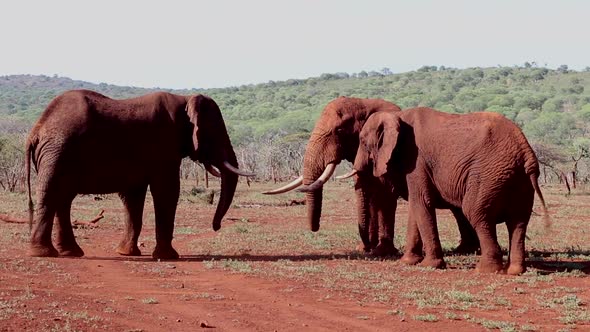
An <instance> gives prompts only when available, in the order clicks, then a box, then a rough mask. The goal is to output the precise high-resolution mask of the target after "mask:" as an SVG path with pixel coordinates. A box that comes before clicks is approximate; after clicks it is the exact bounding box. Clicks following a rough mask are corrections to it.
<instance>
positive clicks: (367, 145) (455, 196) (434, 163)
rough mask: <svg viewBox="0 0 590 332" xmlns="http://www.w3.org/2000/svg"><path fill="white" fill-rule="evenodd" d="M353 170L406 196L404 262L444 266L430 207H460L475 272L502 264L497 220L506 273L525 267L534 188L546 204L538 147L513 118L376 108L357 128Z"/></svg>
mask: <svg viewBox="0 0 590 332" xmlns="http://www.w3.org/2000/svg"><path fill="white" fill-rule="evenodd" d="M354 168H355V170H357V171H358V172H360V173H361V174H363V173H369V174H372V175H373V176H375V177H377V178H379V179H382V180H383V179H385V180H383V181H384V182H385V183H386V184H387V183H389V184H391V185H392V186H394V187H395V188H396V190H397V192H398V193H399V194H400V195H401V196H402V197H403V198H405V199H407V200H408V206H409V217H408V234H407V237H406V241H407V242H406V249H405V253H404V256H403V257H402V261H403V262H406V263H409V264H417V263H419V262H421V263H420V264H421V265H423V266H428V267H434V268H443V267H444V266H445V262H444V260H443V257H442V248H441V244H440V240H439V237H438V230H437V225H436V214H435V209H444V208H454V209H457V208H460V209H461V210H462V211H463V212H464V214H465V216H466V217H467V219H468V220H469V222H470V224H471V226H473V228H474V229H475V231H476V233H477V236H478V238H479V241H480V243H481V257H480V261H479V263H478V264H477V270H478V271H480V272H500V271H502V270H503V266H502V253H501V251H500V246H499V245H498V241H497V237H496V223H501V222H506V226H507V228H508V234H509V238H510V239H509V263H508V266H507V268H506V272H507V273H509V274H520V273H523V272H524V271H525V264H524V259H525V250H524V248H525V234H526V228H527V225H528V222H529V219H530V215H531V211H532V207H533V201H534V194H535V192H536V193H537V195H538V196H539V198H540V200H541V202H542V203H543V207H545V202H544V200H543V196H542V194H541V191H540V189H539V186H538V182H537V179H538V177H539V164H538V161H537V158H536V156H535V153H534V152H533V150H532V148H531V147H530V145H529V143H528V142H527V140H526V138H525V137H524V135H523V133H522V132H521V131H520V129H519V128H518V127H517V126H516V125H515V124H514V123H512V122H511V121H510V120H508V119H506V118H504V117H503V116H501V115H499V114H496V113H487V112H478V113H471V114H465V115H456V114H447V113H442V112H438V111H436V110H433V109H430V108H425V107H421V108H414V109H409V110H406V111H404V112H401V113H375V114H374V115H372V116H371V117H369V119H368V120H367V121H366V123H365V125H364V127H363V129H362V131H361V133H360V144H359V148H358V152H357V154H356V158H355V162H354ZM545 215H547V212H546V209H545ZM423 252H424V256H423Z"/></svg>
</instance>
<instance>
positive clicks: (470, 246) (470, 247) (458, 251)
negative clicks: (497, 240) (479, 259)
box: [452, 241, 480, 255]
mask: <svg viewBox="0 0 590 332" xmlns="http://www.w3.org/2000/svg"><path fill="white" fill-rule="evenodd" d="M479 250H480V249H479V243H469V242H463V241H461V243H459V245H458V246H457V248H455V250H453V251H452V254H453V255H473V254H476V253H478V252H479Z"/></svg>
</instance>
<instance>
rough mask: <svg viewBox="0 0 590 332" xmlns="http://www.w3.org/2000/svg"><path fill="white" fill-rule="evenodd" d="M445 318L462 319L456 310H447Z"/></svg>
mask: <svg viewBox="0 0 590 332" xmlns="http://www.w3.org/2000/svg"><path fill="white" fill-rule="evenodd" d="M445 318H446V319H448V320H460V319H461V318H459V315H457V314H456V313H454V312H450V311H447V312H445Z"/></svg>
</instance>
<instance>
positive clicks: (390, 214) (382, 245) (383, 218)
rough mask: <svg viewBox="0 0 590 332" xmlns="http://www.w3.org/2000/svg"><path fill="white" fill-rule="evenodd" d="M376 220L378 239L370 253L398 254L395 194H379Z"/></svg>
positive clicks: (379, 254)
mask: <svg viewBox="0 0 590 332" xmlns="http://www.w3.org/2000/svg"><path fill="white" fill-rule="evenodd" d="M377 206H378V209H377V222H378V224H379V230H378V234H379V241H378V243H377V246H376V247H375V249H373V251H372V252H371V254H373V255H375V256H398V257H399V255H400V253H399V251H398V250H397V249H396V248H395V245H394V242H393V241H394V238H395V233H394V231H395V210H396V208H397V195H392V194H391V193H385V192H384V193H383V195H379V198H378V202H377Z"/></svg>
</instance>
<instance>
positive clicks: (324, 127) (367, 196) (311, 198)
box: [303, 97, 479, 255]
mask: <svg viewBox="0 0 590 332" xmlns="http://www.w3.org/2000/svg"><path fill="white" fill-rule="evenodd" d="M400 111H401V109H400V108H399V107H398V106H397V105H395V104H393V103H391V102H388V101H385V100H382V99H363V98H350V97H339V98H337V99H334V100H333V101H331V102H330V103H328V105H326V107H325V108H324V111H323V112H322V114H321V116H320V118H319V119H318V120H317V122H316V125H315V128H314V129H313V132H312V133H311V137H310V139H309V142H308V144H307V148H306V151H305V156H304V164H303V184H304V185H309V184H311V183H313V182H314V181H315V180H316V179H317V178H318V177H319V176H320V174H322V172H323V171H324V169H325V168H326V166H327V165H328V164H330V163H336V164H338V163H340V161H342V160H348V161H350V162H353V161H354V159H355V156H356V153H357V149H358V146H359V134H360V132H361V129H362V128H363V125H364V124H365V121H366V120H367V118H369V116H371V115H372V114H375V113H388V114H389V113H398V112H400ZM354 187H355V195H356V205H357V213H358V223H359V232H360V236H361V240H362V242H363V249H364V250H365V251H366V252H372V253H373V254H375V255H395V254H396V253H397V250H396V248H395V247H394V244H393V239H394V224H395V210H396V203H395V202H396V199H397V197H398V193H397V192H395V191H393V192H392V190H391V188H386V187H383V186H380V185H379V182H378V181H377V180H376V179H375V178H374V177H373V176H371V175H368V176H367V175H364V174H362V173H361V174H359V175H358V176H357V177H355V186H354ZM306 204H307V211H308V212H307V217H308V222H309V225H310V228H311V230H312V231H317V230H318V229H319V227H320V217H321V212H322V188H319V189H317V190H314V191H311V192H307V193H306ZM453 213H454V214H455V217H456V218H457V223H458V226H459V230H460V232H461V244H460V245H459V247H458V248H457V249H456V251H457V252H459V253H473V252H475V251H477V249H478V247H479V243H478V241H477V236H476V235H475V232H474V231H473V229H472V228H471V226H470V225H469V222H468V221H467V220H466V219H465V217H464V216H463V213H462V212H461V209H454V210H453ZM377 225H378V226H377ZM369 230H370V231H369Z"/></svg>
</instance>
